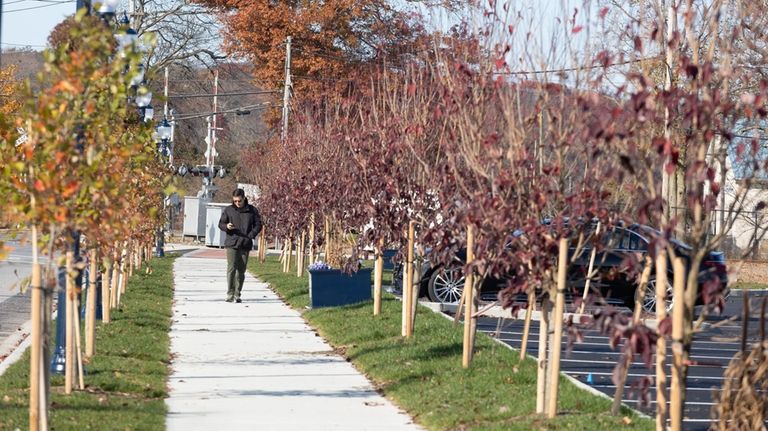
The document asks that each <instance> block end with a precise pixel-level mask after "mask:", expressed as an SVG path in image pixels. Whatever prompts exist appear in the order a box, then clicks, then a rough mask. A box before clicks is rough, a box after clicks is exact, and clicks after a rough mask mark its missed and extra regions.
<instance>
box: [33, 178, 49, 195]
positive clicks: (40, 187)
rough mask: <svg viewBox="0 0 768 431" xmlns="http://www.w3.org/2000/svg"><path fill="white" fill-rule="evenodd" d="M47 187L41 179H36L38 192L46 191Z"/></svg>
mask: <svg viewBox="0 0 768 431" xmlns="http://www.w3.org/2000/svg"><path fill="white" fill-rule="evenodd" d="M46 189H47V187H46V186H45V184H44V183H43V182H42V181H40V180H35V190H36V191H38V192H44V191H45V190H46Z"/></svg>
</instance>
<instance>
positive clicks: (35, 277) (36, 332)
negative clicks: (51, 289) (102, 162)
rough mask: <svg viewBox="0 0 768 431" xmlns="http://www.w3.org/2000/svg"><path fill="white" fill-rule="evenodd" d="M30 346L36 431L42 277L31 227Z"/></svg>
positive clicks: (31, 404)
mask: <svg viewBox="0 0 768 431" xmlns="http://www.w3.org/2000/svg"><path fill="white" fill-rule="evenodd" d="M32 255H33V256H32V286H31V288H32V304H31V315H32V334H31V336H32V346H31V348H30V361H29V429H30V430H34V431H37V430H39V429H41V428H40V417H41V414H40V411H41V410H42V408H41V402H40V398H41V395H42V394H43V393H44V391H43V390H41V374H42V370H41V369H42V367H43V366H44V364H43V361H42V358H43V342H42V340H43V331H42V313H41V311H42V307H43V301H42V289H43V283H42V276H41V273H40V271H41V268H40V263H39V261H38V255H37V226H35V225H33V226H32Z"/></svg>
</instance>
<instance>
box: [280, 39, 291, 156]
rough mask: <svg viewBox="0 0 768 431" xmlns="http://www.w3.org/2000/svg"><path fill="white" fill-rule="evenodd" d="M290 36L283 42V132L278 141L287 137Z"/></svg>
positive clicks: (289, 90)
mask: <svg viewBox="0 0 768 431" xmlns="http://www.w3.org/2000/svg"><path fill="white" fill-rule="evenodd" d="M292 86H293V83H291V36H288V39H286V41H285V88H284V89H283V130H282V133H281V135H280V139H281V140H282V141H283V142H285V139H286V138H287V137H288V101H289V100H290V98H291V87H292Z"/></svg>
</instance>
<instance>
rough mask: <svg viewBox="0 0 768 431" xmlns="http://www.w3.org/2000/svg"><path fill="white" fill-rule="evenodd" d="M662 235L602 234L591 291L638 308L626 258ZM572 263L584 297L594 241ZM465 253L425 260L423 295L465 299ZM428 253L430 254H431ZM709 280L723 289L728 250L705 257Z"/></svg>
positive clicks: (647, 307)
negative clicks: (445, 260)
mask: <svg viewBox="0 0 768 431" xmlns="http://www.w3.org/2000/svg"><path fill="white" fill-rule="evenodd" d="M657 235H659V232H658V231H656V230H654V229H653V228H651V227H648V226H645V225H640V224H633V225H631V226H628V227H621V226H617V227H614V228H612V229H610V230H609V231H608V232H606V233H604V234H603V236H602V238H601V240H602V241H603V244H604V247H600V248H599V249H598V251H597V252H596V253H595V260H594V265H593V271H594V273H595V277H594V278H592V280H591V282H590V290H593V291H594V292H595V293H599V294H600V296H601V297H602V298H604V299H605V300H606V302H613V303H619V304H624V305H626V306H628V307H630V308H634V304H635V295H636V292H637V285H636V282H635V280H634V278H633V277H628V274H627V270H626V268H625V263H626V260H627V258H628V257H630V256H629V255H630V254H635V255H636V256H635V257H636V258H637V261H642V259H643V258H644V255H645V254H646V253H647V252H648V244H649V243H650V238H652V237H654V236H657ZM672 245H673V247H674V248H675V251H676V253H677V254H678V255H679V256H682V257H683V258H684V259H685V260H686V261H688V260H689V259H688V255H689V254H690V250H691V247H690V246H688V245H686V244H684V243H682V242H680V241H676V240H673V241H672ZM570 252H571V260H572V262H571V264H570V265H569V267H568V291H569V294H570V295H572V296H581V295H582V294H583V291H584V285H585V282H586V276H587V273H588V269H589V261H590V257H591V254H592V246H591V244H586V245H585V246H584V247H583V248H582V249H581V251H580V253H579V255H578V256H576V258H575V259H574V258H573V254H574V253H575V252H576V250H575V245H572V248H571V251H570ZM464 255H465V253H460V254H459V256H458V257H457V258H456V264H455V265H451V266H437V267H432V266H431V265H430V264H429V261H426V262H425V263H424V264H423V265H422V274H421V278H420V279H419V282H418V283H419V290H420V296H427V297H429V299H430V300H431V301H433V302H440V303H447V304H455V303H457V302H458V301H459V298H461V293H462V291H463V289H464V275H463V274H462V266H463V262H464ZM427 258H428V256H427ZM709 281H714V282H716V283H718V285H719V288H722V289H725V287H726V285H727V281H728V274H727V270H726V266H725V254H724V253H722V252H719V251H713V252H710V253H709V255H708V256H707V257H706V258H705V259H704V261H703V263H702V265H701V268H700V271H699V283H700V285H703V284H704V283H707V282H709ZM393 283H394V285H395V286H394V287H395V290H400V289H401V288H402V265H399V264H396V265H395V266H394V269H393ZM671 283H672V268H671V265H669V274H668V276H667V291H668V295H667V297H668V300H667V310H669V309H671V307H672V299H671V298H672V285H671ZM505 285H506V283H505V281H504V280H503V279H502V280H499V279H493V278H491V279H487V280H485V281H484V283H483V285H482V286H481V288H480V297H481V298H482V299H484V300H490V301H493V300H495V299H496V297H497V294H498V292H499V291H500V290H501V289H503V288H504V286H505ZM655 291H656V275H655V274H652V275H651V278H650V280H649V281H648V288H647V289H646V295H645V296H644V297H643V298H642V301H641V304H642V307H643V310H644V311H646V312H654V311H655V309H656V296H655Z"/></svg>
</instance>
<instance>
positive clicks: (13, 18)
mask: <svg viewBox="0 0 768 431" xmlns="http://www.w3.org/2000/svg"><path fill="white" fill-rule="evenodd" d="M0 1H2V2H3V14H2V39H1V40H0V42H1V43H2V48H3V49H10V48H21V47H24V46H29V47H31V48H32V49H35V50H41V49H43V48H44V47H45V45H46V43H47V38H48V35H49V34H50V32H51V30H52V29H53V28H54V27H55V26H56V24H58V23H59V22H61V21H62V20H63V19H64V18H65V17H66V16H68V15H71V14H73V13H74V12H75V4H76V3H75V0H0ZM507 1H508V2H509V3H510V4H512V9H513V10H517V11H523V12H524V13H525V14H526V15H528V14H531V15H532V16H537V17H538V19H537V21H538V22H536V23H535V24H534V26H535V27H536V28H537V29H540V30H541V31H540V36H543V35H545V34H547V33H551V31H552V29H553V28H555V27H559V26H560V25H559V24H557V23H556V17H557V16H563V15H567V14H570V13H572V11H573V8H574V7H579V8H583V3H584V2H587V3H589V0H536V1H530V0H507ZM500 3H501V2H500ZM123 4H124V6H123V7H122V8H119V9H121V10H124V9H126V8H127V0H125V1H123ZM593 7H594V6H593ZM564 11H567V12H564ZM426 15H427V16H428V17H429V18H430V19H431V20H432V21H433V22H434V25H435V26H438V27H439V26H450V25H451V23H452V21H454V20H453V19H451V18H450V17H446V16H438V15H434V14H431V16H429V15H430V14H426ZM544 39H545V40H546V39H548V38H547V37H546V36H544Z"/></svg>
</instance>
